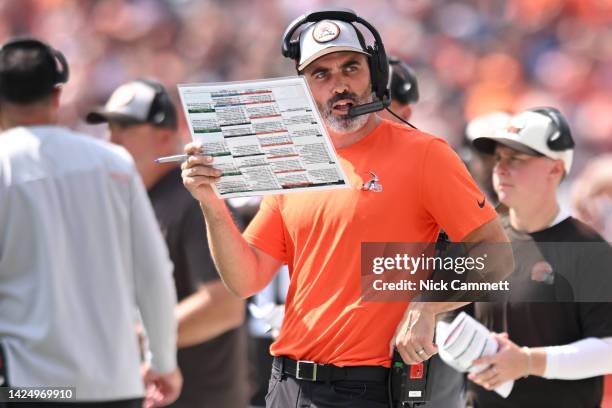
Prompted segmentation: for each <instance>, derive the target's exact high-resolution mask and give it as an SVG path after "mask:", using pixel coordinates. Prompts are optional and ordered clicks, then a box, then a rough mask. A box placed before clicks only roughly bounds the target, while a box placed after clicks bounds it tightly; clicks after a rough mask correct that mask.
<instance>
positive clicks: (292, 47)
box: [288, 37, 300, 61]
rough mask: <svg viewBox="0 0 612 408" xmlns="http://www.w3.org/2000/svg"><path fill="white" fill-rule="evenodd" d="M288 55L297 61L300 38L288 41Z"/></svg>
mask: <svg viewBox="0 0 612 408" xmlns="http://www.w3.org/2000/svg"><path fill="white" fill-rule="evenodd" d="M288 54H289V55H288V57H289V58H291V59H294V60H296V61H298V60H299V59H300V40H299V37H298V39H297V40H291V41H290V42H289V52H288Z"/></svg>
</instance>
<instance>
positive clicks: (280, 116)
mask: <svg viewBox="0 0 612 408" xmlns="http://www.w3.org/2000/svg"><path fill="white" fill-rule="evenodd" d="M178 90H179V94H180V97H181V102H182V105H183V110H184V112H185V116H186V118H187V123H188V124H189V130H190V132H191V136H192V138H193V140H195V141H198V142H200V143H201V144H202V145H203V149H204V152H205V154H207V155H211V156H213V157H214V162H213V166H214V167H215V168H217V169H219V170H221V171H223V175H222V176H221V179H220V180H219V181H218V182H217V183H216V184H215V187H216V192H217V194H218V195H219V196H220V197H222V198H231V197H240V196H252V195H263V194H279V193H286V192H291V191H298V190H302V191H303V190H321V189H330V188H341V187H348V186H349V184H348V181H347V179H346V176H345V175H344V173H343V171H342V168H341V167H340V164H339V163H338V158H337V156H336V152H335V150H334V147H333V145H332V143H331V142H330V139H329V136H328V135H327V133H326V131H325V128H324V126H323V124H322V121H321V118H320V116H319V112H318V111H317V109H316V107H315V103H314V101H313V98H312V96H311V94H310V91H309V89H308V86H307V84H306V80H305V79H304V78H303V77H291V78H278V79H268V80H262V81H248V82H227V83H215V84H184V85H183V84H181V85H179V86H178Z"/></svg>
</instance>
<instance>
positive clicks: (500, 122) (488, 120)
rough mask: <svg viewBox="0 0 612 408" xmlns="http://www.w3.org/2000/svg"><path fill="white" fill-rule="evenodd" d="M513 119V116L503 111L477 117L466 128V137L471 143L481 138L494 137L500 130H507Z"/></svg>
mask: <svg viewBox="0 0 612 408" xmlns="http://www.w3.org/2000/svg"><path fill="white" fill-rule="evenodd" d="M511 118H512V115H511V114H509V113H507V112H503V111H493V112H489V113H485V114H483V115H480V116H476V117H475V118H474V119H472V120H471V121H470V122H469V123H468V125H467V127H466V128H465V135H466V136H467V138H468V140H469V141H470V142H471V141H473V140H474V139H477V138H479V137H489V136H493V135H495V132H497V131H498V130H499V129H502V128H505V127H506V126H507V125H508V123H509V122H510V119H511Z"/></svg>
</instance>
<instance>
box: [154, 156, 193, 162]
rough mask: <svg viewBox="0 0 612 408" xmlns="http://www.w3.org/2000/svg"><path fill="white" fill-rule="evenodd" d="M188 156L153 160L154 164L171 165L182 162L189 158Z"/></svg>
mask: <svg viewBox="0 0 612 408" xmlns="http://www.w3.org/2000/svg"><path fill="white" fill-rule="evenodd" d="M189 156H191V155H189V154H175V155H174V156H164V157H160V158H159V159H155V160H154V161H155V163H160V164H161V163H173V162H184V161H185V160H187V159H188V158H189Z"/></svg>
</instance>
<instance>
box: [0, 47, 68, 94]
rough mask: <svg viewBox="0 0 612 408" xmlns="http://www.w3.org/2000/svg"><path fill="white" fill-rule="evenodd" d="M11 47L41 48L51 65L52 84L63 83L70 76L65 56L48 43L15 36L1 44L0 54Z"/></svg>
mask: <svg viewBox="0 0 612 408" xmlns="http://www.w3.org/2000/svg"><path fill="white" fill-rule="evenodd" d="M12 48H19V49H24V48H25V49H28V48H30V49H39V50H41V51H42V52H43V53H44V54H45V56H46V58H47V60H48V61H49V64H51V65H52V66H53V69H54V73H55V74H54V85H59V84H65V83H66V82H68V78H69V76H70V71H69V69H68V62H67V61H66V57H65V56H64V54H62V53H61V52H60V51H58V50H56V49H55V48H53V47H51V46H50V45H48V44H46V43H44V42H42V41H40V40H37V39H35V38H29V37H25V38H15V39H13V40H9V41H7V42H6V43H4V44H3V45H2V47H1V48H0V55H2V54H3V53H5V52H6V51H8V50H10V49H12Z"/></svg>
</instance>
